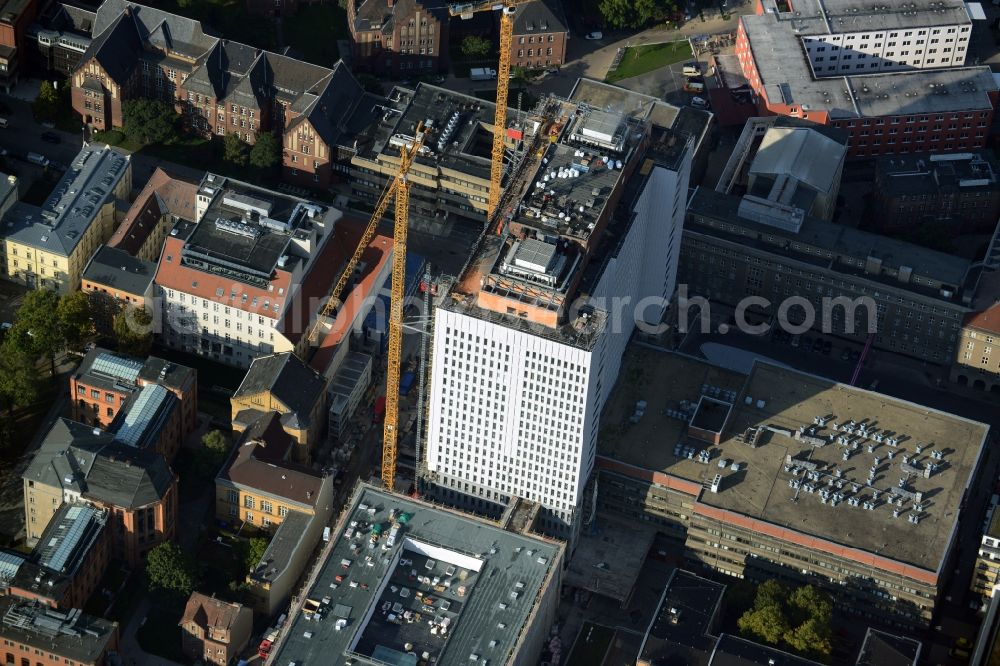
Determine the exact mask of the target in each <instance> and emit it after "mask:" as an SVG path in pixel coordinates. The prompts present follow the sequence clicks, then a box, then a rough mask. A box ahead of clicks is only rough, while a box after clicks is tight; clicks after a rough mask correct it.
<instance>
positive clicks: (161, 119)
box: [122, 99, 180, 145]
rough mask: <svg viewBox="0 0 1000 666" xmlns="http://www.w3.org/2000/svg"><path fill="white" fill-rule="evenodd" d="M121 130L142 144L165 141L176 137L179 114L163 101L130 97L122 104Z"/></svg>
mask: <svg viewBox="0 0 1000 666" xmlns="http://www.w3.org/2000/svg"><path fill="white" fill-rule="evenodd" d="M122 116H123V118H122V132H124V134H125V137H126V138H127V139H129V140H130V141H134V142H137V143H141V144H143V145H147V144H151V143H165V142H166V141H168V140H170V139H173V138H176V137H177V134H178V132H177V127H178V124H179V121H180V116H179V115H178V114H177V112H176V111H175V110H174V108H173V107H172V106H170V105H168V104H166V103H165V102H161V101H159V100H152V99H130V100H127V101H126V102H125V103H124V104H123V105H122Z"/></svg>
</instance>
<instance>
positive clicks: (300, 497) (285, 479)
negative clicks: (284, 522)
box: [218, 412, 325, 507]
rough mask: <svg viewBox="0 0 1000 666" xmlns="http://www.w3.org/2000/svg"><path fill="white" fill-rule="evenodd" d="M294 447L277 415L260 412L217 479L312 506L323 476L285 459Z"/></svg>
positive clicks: (298, 503)
mask: <svg viewBox="0 0 1000 666" xmlns="http://www.w3.org/2000/svg"><path fill="white" fill-rule="evenodd" d="M294 446H295V441H294V440H293V439H292V436H291V435H289V434H288V433H287V432H285V429H284V428H282V427H281V417H280V415H279V414H278V413H277V412H270V413H267V414H262V415H261V416H260V418H258V419H257V421H256V422H255V423H254V424H253V425H251V426H250V427H249V428H247V430H246V431H245V432H244V433H243V435H242V437H241V438H240V442H239V446H238V447H237V450H236V454H235V455H234V456H233V457H232V459H231V462H230V464H229V465H228V466H227V467H225V468H223V470H222V471H221V472H220V473H219V477H218V478H219V480H221V481H224V482H228V483H230V484H233V485H236V486H240V487H243V488H249V489H252V490H253V491H255V492H258V493H263V494H266V495H270V496H271V497H275V498H280V499H284V500H286V501H287V502H288V503H289V504H294V505H297V506H299V507H315V506H316V502H317V500H318V499H319V491H320V490H321V488H322V487H323V483H324V478H325V477H323V476H321V475H320V474H319V473H318V472H316V471H314V470H312V469H311V468H309V467H305V466H304V465H297V464H295V463H292V462H288V461H287V460H286V458H287V454H288V452H289V451H290V450H291V449H292V447H294Z"/></svg>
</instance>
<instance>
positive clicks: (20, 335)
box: [7, 289, 66, 378]
mask: <svg viewBox="0 0 1000 666" xmlns="http://www.w3.org/2000/svg"><path fill="white" fill-rule="evenodd" d="M58 307H59V296H57V295H56V292H54V291H50V290H48V289H35V290H33V291H29V292H28V293H27V294H25V295H24V300H23V301H22V302H21V307H19V308H18V309H17V313H16V314H15V315H14V326H13V327H12V328H11V329H10V330H9V331H8V332H7V337H8V339H9V340H10V344H12V345H13V346H14V348H15V349H18V350H20V351H21V352H23V353H24V354H26V355H27V356H28V357H29V358H33V359H36V358H43V357H44V358H48V359H49V362H50V363H51V364H52V377H53V378H55V373H56V354H57V353H59V352H60V351H62V350H63V349H64V348H65V347H66V338H65V336H64V334H63V329H62V326H61V325H60V323H59V319H58V317H57V316H53V315H54V314H56V312H57V310H58Z"/></svg>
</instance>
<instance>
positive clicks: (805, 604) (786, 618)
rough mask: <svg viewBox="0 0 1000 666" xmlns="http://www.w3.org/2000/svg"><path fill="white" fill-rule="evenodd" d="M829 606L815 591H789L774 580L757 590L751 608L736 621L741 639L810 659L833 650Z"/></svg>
mask: <svg viewBox="0 0 1000 666" xmlns="http://www.w3.org/2000/svg"><path fill="white" fill-rule="evenodd" d="M832 613H833V603H832V602H831V601H830V597H829V596H828V595H827V594H826V593H825V592H822V591H820V590H819V589H817V588H815V587H813V586H811V585H804V586H802V587H798V588H796V589H794V590H791V591H790V590H789V589H788V588H787V587H785V586H784V585H782V584H781V583H779V582H778V581H776V580H768V581H765V582H763V583H761V584H760V585H759V586H758V587H757V592H756V596H755V598H754V602H753V606H752V607H751V608H749V609H748V610H746V611H745V612H744V613H743V615H741V616H740V618H739V620H738V621H737V625H738V626H739V629H740V633H741V634H743V636H745V637H747V638H750V639H753V640H758V641H761V642H763V643H768V644H770V645H776V646H780V647H782V648H784V649H787V650H791V651H794V652H798V653H800V654H803V655H807V656H810V657H819V658H822V657H827V656H829V655H830V653H831V652H832V650H833V644H832V640H831V631H830V619H831V616H832Z"/></svg>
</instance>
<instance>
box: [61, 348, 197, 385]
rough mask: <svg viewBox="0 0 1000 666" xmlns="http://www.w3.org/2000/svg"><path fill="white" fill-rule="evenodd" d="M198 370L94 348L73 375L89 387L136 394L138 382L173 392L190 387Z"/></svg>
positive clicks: (152, 357)
mask: <svg viewBox="0 0 1000 666" xmlns="http://www.w3.org/2000/svg"><path fill="white" fill-rule="evenodd" d="M195 374H196V373H195V370H193V369H192V368H189V367H187V366H184V365H179V364H177V363H171V362H169V361H166V360H164V359H162V358H158V357H156V356H149V357H147V358H146V359H145V360H144V361H143V360H139V359H137V358H134V357H131V356H123V355H121V354H117V353H115V352H112V351H109V350H107V349H104V348H103V347H94V348H93V349H91V350H90V351H88V352H87V354H86V355H85V356H84V357H83V360H82V361H81V362H80V365H79V366H77V368H76V370H75V371H74V373H73V375H74V377H75V378H76V379H77V380H78V381H82V382H83V383H85V384H87V385H88V386H94V387H98V388H108V389H114V390H116V391H119V392H120V391H129V392H134V391H137V390H138V389H139V383H154V384H160V385H162V386H166V387H168V388H173V389H182V388H184V387H185V386H188V385H190V384H191V379H192V378H194V376H195Z"/></svg>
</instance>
